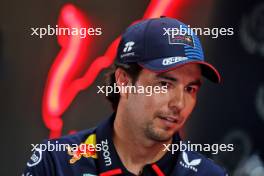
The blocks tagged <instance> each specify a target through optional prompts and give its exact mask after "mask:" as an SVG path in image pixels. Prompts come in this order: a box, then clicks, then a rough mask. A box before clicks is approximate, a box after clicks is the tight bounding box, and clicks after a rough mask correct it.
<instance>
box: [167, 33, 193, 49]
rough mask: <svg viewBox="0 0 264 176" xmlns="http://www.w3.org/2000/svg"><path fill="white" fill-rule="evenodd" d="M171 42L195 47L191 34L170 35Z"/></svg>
mask: <svg viewBox="0 0 264 176" xmlns="http://www.w3.org/2000/svg"><path fill="white" fill-rule="evenodd" d="M168 36H169V44H171V45H173V44H182V45H189V46H191V47H194V42H193V37H192V36H191V35H168Z"/></svg>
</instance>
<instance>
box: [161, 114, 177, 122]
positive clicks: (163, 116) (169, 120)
mask: <svg viewBox="0 0 264 176" xmlns="http://www.w3.org/2000/svg"><path fill="white" fill-rule="evenodd" d="M158 117H159V118H160V119H162V120H166V121H168V122H171V123H178V122H179V118H178V117H177V116H166V115H160V116H158Z"/></svg>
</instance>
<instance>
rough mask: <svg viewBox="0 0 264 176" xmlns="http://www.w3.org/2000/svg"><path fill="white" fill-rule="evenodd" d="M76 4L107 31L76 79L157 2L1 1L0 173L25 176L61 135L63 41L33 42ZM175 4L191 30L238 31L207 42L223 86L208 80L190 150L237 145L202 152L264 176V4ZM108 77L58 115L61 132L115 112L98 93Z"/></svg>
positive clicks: (233, 169) (244, 173) (244, 175)
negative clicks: (40, 151) (49, 141)
mask: <svg viewBox="0 0 264 176" xmlns="http://www.w3.org/2000/svg"><path fill="white" fill-rule="evenodd" d="M166 2H167V0H164V1H163V3H166ZM69 3H71V4H72V5H73V6H74V7H76V8H77V9H79V10H81V11H82V12H83V14H84V15H85V16H86V17H87V19H88V20H89V22H91V25H92V27H100V28H102V32H103V33H102V35H101V36H93V41H92V44H91V45H89V47H88V48H87V50H89V58H86V60H85V62H84V63H83V65H82V67H83V70H82V71H80V72H79V76H81V75H82V74H84V73H85V70H87V69H88V68H89V67H90V66H91V63H92V62H93V60H94V59H95V58H97V57H99V56H102V55H104V53H105V51H106V50H107V49H108V47H109V45H110V44H111V43H112V42H113V41H114V40H115V39H116V38H117V37H118V36H119V35H120V34H121V33H122V32H123V31H124V29H125V28H126V27H127V26H129V25H130V24H131V23H132V22H134V21H136V20H139V19H141V18H142V17H143V16H144V14H145V11H146V9H148V6H149V4H150V3H153V2H151V1H148V0H133V1H129V0H108V1H104V0H75V1H73V0H72V1H70V0H45V1H40V0H38V1H35V0H34V1H33V0H28V1H7V0H2V1H1V5H0V13H1V15H0V19H1V24H0V83H1V86H0V97H1V99H0V100H1V101H0V105H1V106H0V107H1V109H0V117H1V122H0V125H1V127H0V130H1V133H0V134H1V151H2V152H3V153H2V154H1V155H2V159H1V161H0V162H1V175H21V174H20V173H22V171H23V169H24V168H25V166H26V162H27V160H28V159H29V157H30V155H31V151H30V150H31V145H30V144H36V143H40V142H41V141H42V140H43V139H45V138H49V137H50V135H51V130H50V129H51V128H55V127H53V126H52V124H51V126H49V125H47V124H48V123H49V122H47V121H44V120H43V119H44V115H43V98H44V92H45V90H46V89H45V87H46V86H47V83H48V76H49V71H50V69H51V67H52V65H53V63H54V61H55V59H56V58H57V55H58V53H60V50H61V46H60V45H59V42H58V41H57V37H56V36H44V37H43V38H39V37H37V36H32V35H31V33H32V31H31V29H30V28H32V27H34V28H35V27H47V25H51V26H55V25H56V24H57V23H58V19H59V17H60V14H61V11H62V9H63V7H65V5H67V4H69ZM173 4H174V7H173V11H172V12H170V15H171V16H173V17H176V18H177V19H179V20H181V21H183V22H185V23H187V24H190V25H191V27H202V28H205V27H210V28H213V27H225V28H234V35H232V36H219V37H218V38H215V39H213V38H212V36H201V37H200V38H201V40H202V44H203V46H204V52H205V56H206V58H207V61H209V62H210V63H212V64H213V65H215V66H216V67H217V68H218V69H219V70H220V72H221V74H222V77H223V83H222V84H221V85H215V84H213V83H210V82H208V81H206V82H205V84H204V85H203V87H202V89H201V92H200V94H199V99H198V105H197V107H196V109H195V111H194V113H193V114H192V117H191V119H190V120H189V121H188V123H187V125H186V128H185V129H184V138H185V139H187V140H190V141H191V142H192V143H209V144H214V143H233V144H234V147H235V151H234V152H221V153H218V154H217V155H212V154H210V153H205V154H206V155H208V157H211V158H212V159H214V160H215V161H216V162H217V163H219V164H220V165H222V166H223V167H225V168H226V169H227V170H228V172H229V173H230V175H235V176H260V175H261V176H263V175H264V166H263V161H264V142H263V134H264V128H263V125H264V2H263V1H261V0H241V1H228V0H221V1H220V0H218V1H217V0H174V1H173ZM160 5H161V6H162V4H160ZM87 57H88V56H87ZM105 73H106V70H103V71H102V72H100V73H99V75H98V76H96V75H94V77H96V79H95V81H94V82H93V83H92V84H91V86H89V87H86V88H85V89H84V90H82V91H80V92H78V94H77V95H76V96H75V98H74V99H73V101H72V102H70V104H69V106H68V107H67V108H65V111H63V112H62V113H61V116H60V117H59V118H61V119H62V120H63V126H61V127H62V128H61V134H59V133H56V134H57V135H58V134H59V135H66V134H69V133H71V132H73V131H79V130H83V129H86V128H90V127H93V126H95V125H96V124H97V123H98V122H99V121H101V120H102V119H104V118H106V117H107V116H108V115H109V114H110V113H111V112H112V110H111V106H110V104H109V103H108V102H107V101H106V100H105V98H104V95H102V94H97V93H96V92H97V91H98V89H97V87H96V86H98V85H104V74H105ZM90 76H91V75H90ZM76 77H77V76H76V75H75V78H76ZM54 123H55V122H54Z"/></svg>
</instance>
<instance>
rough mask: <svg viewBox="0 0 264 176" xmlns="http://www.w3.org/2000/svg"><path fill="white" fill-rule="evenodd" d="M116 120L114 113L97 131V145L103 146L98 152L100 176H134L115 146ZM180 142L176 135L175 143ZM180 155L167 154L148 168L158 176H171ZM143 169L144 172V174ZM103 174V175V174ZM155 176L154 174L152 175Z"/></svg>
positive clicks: (147, 167)
mask: <svg viewBox="0 0 264 176" xmlns="http://www.w3.org/2000/svg"><path fill="white" fill-rule="evenodd" d="M114 119H115V113H113V114H112V115H111V116H110V117H109V118H108V119H106V120H105V121H103V122H102V123H100V124H99V125H98V127H97V129H96V141H97V144H101V149H102V150H100V151H98V168H99V173H100V176H101V175H104V176H108V175H109V176H110V175H118V174H123V175H124V174H125V175H133V174H131V173H129V172H128V171H127V169H126V168H125V167H124V165H123V164H122V162H121V160H120V158H119V156H118V154H117V152H116V150H115V146H114V144H113V140H112V134H113V123H114ZM179 141H180V137H179V135H178V134H177V135H174V137H173V143H177V142H179ZM177 158H178V153H176V154H175V153H174V154H172V153H171V152H167V153H166V154H165V155H164V156H163V157H162V158H161V159H160V160H159V161H157V162H155V163H153V164H149V165H146V167H144V169H145V168H146V169H147V171H146V172H148V170H150V172H152V173H153V172H154V173H156V175H158V176H163V175H169V173H171V171H172V170H173V168H174V166H175V165H176V162H177ZM144 169H143V172H144ZM102 173H103V174H102ZM152 175H153V174H152Z"/></svg>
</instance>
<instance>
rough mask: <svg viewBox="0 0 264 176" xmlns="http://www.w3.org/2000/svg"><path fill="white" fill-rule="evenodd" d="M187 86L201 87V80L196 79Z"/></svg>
mask: <svg viewBox="0 0 264 176" xmlns="http://www.w3.org/2000/svg"><path fill="white" fill-rule="evenodd" d="M188 85H189V86H191V85H197V86H199V87H201V85H202V80H201V79H197V80H195V81H191V82H190V83H189V84H188Z"/></svg>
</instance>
